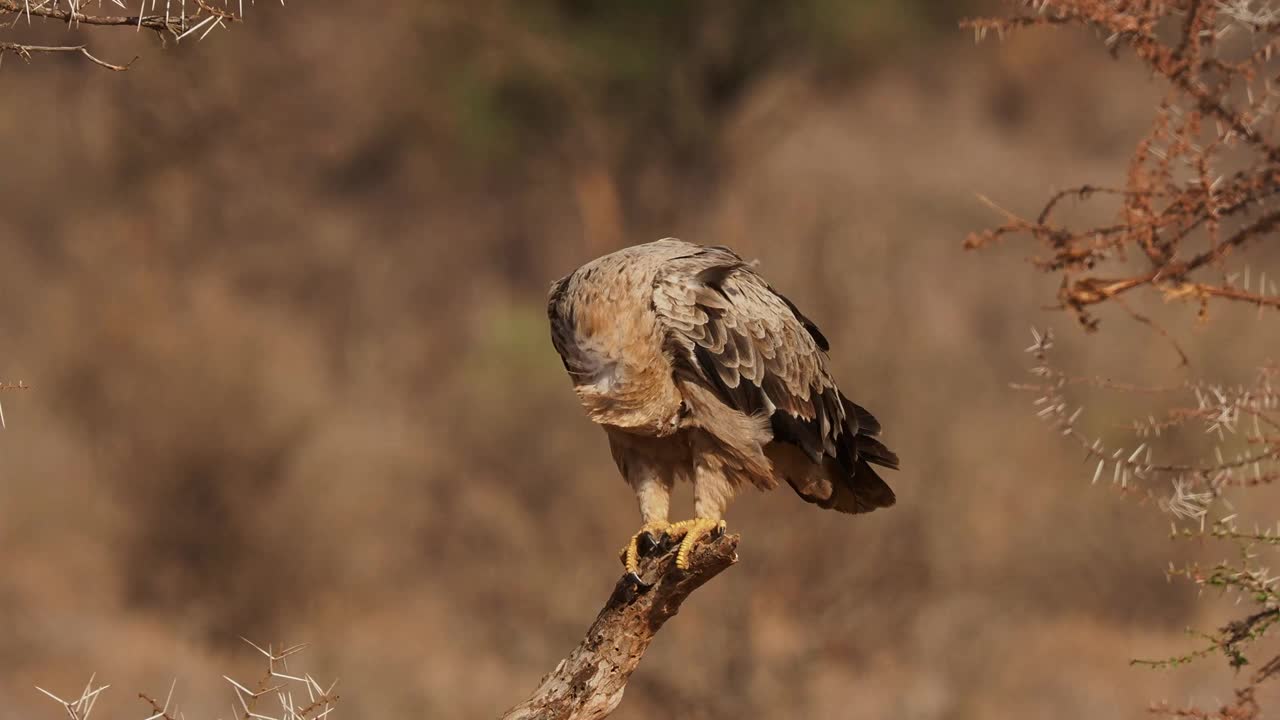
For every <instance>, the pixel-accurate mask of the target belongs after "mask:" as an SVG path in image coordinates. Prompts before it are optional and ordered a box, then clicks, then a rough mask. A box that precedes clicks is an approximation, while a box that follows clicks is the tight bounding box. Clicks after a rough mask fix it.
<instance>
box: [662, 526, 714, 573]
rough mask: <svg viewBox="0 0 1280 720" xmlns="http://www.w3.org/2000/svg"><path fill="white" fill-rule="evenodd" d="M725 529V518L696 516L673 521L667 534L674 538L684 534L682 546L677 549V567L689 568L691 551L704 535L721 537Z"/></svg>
mask: <svg viewBox="0 0 1280 720" xmlns="http://www.w3.org/2000/svg"><path fill="white" fill-rule="evenodd" d="M724 530H725V524H724V521H723V520H712V519H711V518H694V519H692V520H681V521H680V522H678V523H673V524H672V525H671V527H669V528H667V535H668V536H669V537H672V538H677V537H682V536H683V539H682V540H681V541H680V548H679V549H678V550H676V567H677V568H679V569H681V570H688V569H689V553H691V552H693V546H694V545H696V544H697V543H698V541H699V540H701V539H702V538H704V537H707V536H711V537H713V538H717V537H720V536H721V535H723V534H724Z"/></svg>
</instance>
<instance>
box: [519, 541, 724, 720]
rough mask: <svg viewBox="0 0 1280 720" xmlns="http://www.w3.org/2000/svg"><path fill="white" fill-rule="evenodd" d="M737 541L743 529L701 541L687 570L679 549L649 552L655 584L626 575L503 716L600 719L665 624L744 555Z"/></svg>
mask: <svg viewBox="0 0 1280 720" xmlns="http://www.w3.org/2000/svg"><path fill="white" fill-rule="evenodd" d="M737 547H738V536H737V535H723V536H720V537H718V538H715V539H714V540H711V541H709V542H706V543H703V544H700V545H698V546H697V547H696V548H695V549H694V551H693V554H692V556H691V558H690V560H691V564H690V567H689V570H688V571H680V570H678V569H676V567H675V553H674V552H668V553H665V554H664V555H662V556H660V557H657V558H644V559H642V561H641V564H640V571H641V572H640V575H641V577H642V578H643V579H644V581H645V582H651V583H653V585H652V587H650V588H648V589H638V588H637V587H636V585H635V584H634V583H633V582H632V581H631V580H629V579H627V578H626V577H625V576H624V577H623V578H622V579H620V580H619V581H618V583H617V585H615V586H614V588H613V594H612V595H610V596H609V599H608V601H607V602H605V605H604V609H602V610H601V611H600V614H599V615H598V616H596V620H595V622H593V623H592V624H591V627H590V629H588V630H587V635H586V637H585V638H583V640H582V642H581V643H579V644H578V647H577V648H575V649H574V650H573V652H571V653H570V654H569V656H568V657H566V658H565V659H564V660H561V661H560V664H558V665H556V668H555V670H552V671H551V673H550V674H548V675H547V676H546V677H544V678H543V679H542V682H541V683H540V684H539V685H538V689H537V690H535V691H534V693H533V696H532V697H530V698H529V699H528V700H526V701H524V702H523V703H521V704H519V705H517V706H516V707H514V708H512V709H511V710H509V711H508V712H507V713H506V714H505V715H503V717H502V720H599V718H603V717H606V716H607V715H608V714H609V713H611V712H613V710H614V708H616V707H617V706H618V703H620V702H621V701H622V693H623V691H624V690H626V687H627V680H628V679H629V678H630V677H631V673H633V672H635V669H636V667H638V666H639V665H640V660H641V658H643V657H644V652H645V650H646V649H647V648H648V647H649V643H650V642H652V641H653V638H654V636H655V635H657V633H658V630H660V629H661V628H662V625H663V623H665V622H666V621H667V620H670V619H671V618H672V616H674V615H675V614H676V613H677V612H679V610H680V605H681V603H683V602H684V601H685V599H686V598H688V597H689V595H690V594H691V593H692V592H693V591H694V590H697V589H698V588H699V587H701V586H702V585H703V584H704V583H706V582H707V581H708V580H710V579H711V578H713V577H715V576H716V575H718V574H720V573H721V572H722V571H724V570H725V569H726V568H728V567H729V566H730V565H732V564H733V563H735V562H737V559H738V557H737V552H736V551H737Z"/></svg>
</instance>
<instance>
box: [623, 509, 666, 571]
mask: <svg viewBox="0 0 1280 720" xmlns="http://www.w3.org/2000/svg"><path fill="white" fill-rule="evenodd" d="M671 527H672V526H671V524H670V523H668V522H666V521H665V520H663V521H659V522H651V523H645V525H644V527H642V528H640V532H638V533H636V534H635V535H632V536H631V540H630V542H628V543H627V544H626V545H624V546H623V548H622V551H621V552H619V553H618V559H619V560H621V561H622V564H623V565H626V566H627V572H628V573H629V574H631V575H633V576H635V577H636V578H639V577H640V558H641V557H645V556H648V555H652V554H655V553H659V554H660V553H663V552H666V551H667V549H668V548H670V545H669V544H668V540H667V538H668V536H669V533H670V531H671Z"/></svg>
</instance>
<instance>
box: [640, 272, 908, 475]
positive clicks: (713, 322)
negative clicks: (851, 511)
mask: <svg viewBox="0 0 1280 720" xmlns="http://www.w3.org/2000/svg"><path fill="white" fill-rule="evenodd" d="M653 309H654V311H655V312H656V313H657V315H658V317H659V322H660V323H661V324H662V326H663V327H664V329H665V331H666V336H667V343H668V351H669V352H670V353H671V355H672V359H673V361H674V366H675V368H676V373H677V374H678V375H683V376H684V377H685V378H686V379H690V380H693V381H695V382H698V383H700V384H702V385H704V386H705V387H707V388H709V389H710V390H711V391H712V392H713V393H714V394H715V396H716V397H717V398H718V399H719V400H720V401H721V402H723V403H725V404H726V405H728V406H729V407H732V408H734V409H737V410H739V411H741V412H743V413H746V414H749V415H753V414H757V413H764V414H766V415H768V416H769V419H770V426H771V428H772V431H773V435H774V439H775V440H776V441H780V442H784V443H789V444H792V445H794V446H796V447H798V448H800V449H801V450H802V451H803V452H804V453H805V455H807V456H808V457H809V459H810V460H812V461H813V462H815V463H821V462H822V461H823V459H824V458H831V459H834V460H835V461H837V462H838V463H839V465H840V466H842V467H843V468H844V470H845V471H846V472H847V473H849V474H850V475H853V474H855V473H856V471H857V464H858V460H859V458H860V457H862V456H864V455H865V457H864V458H863V459H864V460H866V461H870V462H876V463H879V464H883V465H890V464H891V463H892V465H891V466H896V464H897V457H896V456H894V455H893V453H892V452H890V451H889V450H888V449H887V448H885V447H884V445H883V444H882V443H880V442H879V441H878V440H875V438H874V437H872V436H874V435H875V434H876V433H878V432H879V429H880V428H879V423H877V422H875V418H874V417H871V414H870V413H868V412H867V411H866V410H864V409H863V408H861V407H859V406H857V405H854V404H853V403H850V402H848V400H847V399H846V398H845V397H844V395H843V394H841V393H840V390H839V389H838V388H837V387H836V384H835V381H834V380H833V379H832V377H831V375H830V373H829V372H828V371H827V365H826V351H827V350H828V349H829V344H828V342H827V338H826V337H825V336H824V335H823V334H822V331H821V330H819V329H818V327H817V325H815V324H814V323H813V321H811V320H809V318H807V317H805V316H804V315H803V314H802V313H801V312H800V311H799V309H797V308H796V306H795V304H793V303H792V302H791V301H790V300H788V299H787V298H785V297H784V296H782V295H781V294H779V293H778V292H777V291H775V290H774V289H773V288H772V287H770V286H769V284H768V283H767V282H766V281H765V280H764V278H762V277H760V276H759V275H758V274H756V272H755V271H754V270H752V269H751V267H750V266H749V265H747V264H746V263H745V262H743V261H742V258H740V257H738V255H736V254H734V253H733V252H732V251H731V250H728V249H727V248H721V247H707V248H701V249H699V250H698V251H695V252H692V253H689V254H687V255H683V256H681V257H677V258H675V259H673V260H670V261H668V262H667V264H666V266H665V267H664V269H663V272H661V273H659V275H658V277H657V279H656V280H655V282H654V293H653Z"/></svg>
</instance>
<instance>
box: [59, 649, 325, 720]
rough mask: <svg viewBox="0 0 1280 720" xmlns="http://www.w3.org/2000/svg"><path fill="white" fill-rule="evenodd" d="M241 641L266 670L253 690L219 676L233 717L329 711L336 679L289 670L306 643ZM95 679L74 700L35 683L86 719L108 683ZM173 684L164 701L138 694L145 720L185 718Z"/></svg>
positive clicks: (310, 716) (269, 718) (295, 717)
mask: <svg viewBox="0 0 1280 720" xmlns="http://www.w3.org/2000/svg"><path fill="white" fill-rule="evenodd" d="M245 642H246V643H248V644H249V645H250V646H251V647H253V649H254V650H257V651H258V652H259V653H261V654H262V656H263V657H265V658H266V659H267V670H266V673H265V674H264V675H263V676H262V679H261V680H259V681H258V683H257V685H256V686H255V687H254V689H250V688H248V687H245V686H244V685H242V684H240V683H238V682H236V681H235V680H233V679H231V678H230V677H228V676H226V675H223V676H222V677H223V679H224V680H226V681H227V682H228V683H230V684H231V687H232V688H233V690H234V691H235V698H236V702H234V703H232V705H231V717H232V718H233V720H321V719H322V718H325V717H327V716H328V715H329V714H330V713H331V712H333V710H334V708H335V706H336V704H337V702H338V696H337V695H336V694H335V693H334V692H333V688H334V687H335V686H336V685H337V682H336V681H335V682H334V683H333V684H331V685H330V686H329V687H328V688H324V687H322V686H321V685H320V683H318V682H316V680H315V678H313V677H312V676H311V675H310V674H308V673H299V672H298V671H296V670H292V671H291V670H289V658H290V657H293V656H294V655H297V654H298V653H300V652H302V650H304V649H305V648H306V645H294V646H291V647H287V648H284V649H282V650H276V649H275V648H273V647H272V646H270V645H268V646H267V647H266V648H262V647H259V646H258V645H255V644H254V643H252V642H249V641H248V640H245ZM95 679H97V675H93V676H91V677H90V678H89V682H88V684H87V685H85V688H84V691H83V692H81V693H80V696H79V697H77V698H76V699H75V700H64V699H62V698H60V697H58V696H57V695H54V694H53V693H51V692H49V691H48V690H45V689H44V688H42V687H38V686H37V687H36V689H37V690H39V691H40V692H42V693H44V694H45V695H47V696H48V697H50V698H51V699H53V700H54V701H55V702H57V703H58V704H60V705H62V707H63V710H65V711H66V713H67V717H68V718H70V720H89V716H90V715H91V714H92V713H93V708H94V706H95V704H96V703H97V702H98V698H99V697H100V696H101V694H102V691H103V690H106V689H107V688H109V687H111V686H110V685H98V686H95V685H94V680H95ZM176 686H177V681H176V680H175V681H174V682H173V684H171V685H170V686H169V693H168V694H167V695H166V696H165V699H164V703H161V702H159V701H158V700H156V699H155V698H153V697H151V696H150V695H147V694H146V693H138V698H139V699H140V700H142V701H143V702H145V703H147V705H148V706H149V711H150V713H151V714H150V715H149V716H147V717H146V719H145V720H183V719H184V718H185V715H184V714H183V713H182V712H181V711H180V710H179V709H178V704H177V703H176V702H175V701H174V699H173V691H174V688H175V687H176ZM295 693H296V696H295ZM262 698H267V699H268V700H276V701H277V702H278V703H279V708H278V710H275V711H273V712H276V713H277V714H275V715H269V714H267V710H266V709H265V708H262V707H260V705H259V701H260V700H261V699H262Z"/></svg>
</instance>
